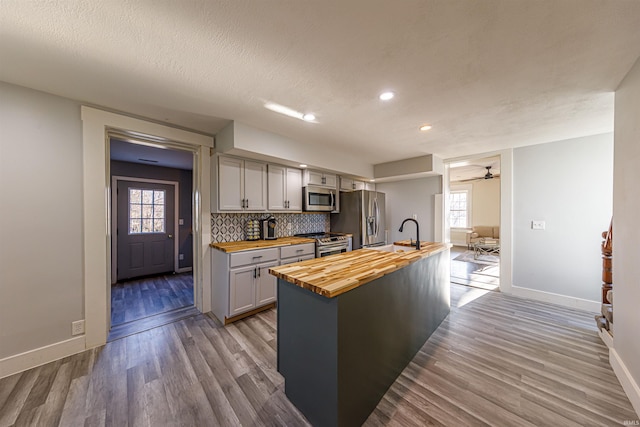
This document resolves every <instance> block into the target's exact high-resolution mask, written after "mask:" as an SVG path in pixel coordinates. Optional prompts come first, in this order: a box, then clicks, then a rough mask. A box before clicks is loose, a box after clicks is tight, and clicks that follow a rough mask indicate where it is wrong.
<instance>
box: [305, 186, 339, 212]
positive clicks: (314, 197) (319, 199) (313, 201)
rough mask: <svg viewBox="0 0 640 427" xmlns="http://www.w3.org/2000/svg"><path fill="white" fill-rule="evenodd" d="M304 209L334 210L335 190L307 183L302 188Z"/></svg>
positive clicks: (315, 210)
mask: <svg viewBox="0 0 640 427" xmlns="http://www.w3.org/2000/svg"><path fill="white" fill-rule="evenodd" d="M303 190H304V191H303V197H304V210H305V211H307V212H331V211H335V210H336V203H337V202H336V190H334V189H330V188H323V187H314V186H312V185H308V186H306V187H304V189H303Z"/></svg>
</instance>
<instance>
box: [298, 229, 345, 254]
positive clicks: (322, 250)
mask: <svg viewBox="0 0 640 427" xmlns="http://www.w3.org/2000/svg"><path fill="white" fill-rule="evenodd" d="M296 237H306V238H309V239H315V240H316V258H320V257H323V256H328V255H333V254H337V253H342V252H347V251H348V250H349V237H348V235H346V234H344V233H325V232H317V233H304V234H296Z"/></svg>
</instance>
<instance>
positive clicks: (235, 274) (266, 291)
mask: <svg viewBox="0 0 640 427" xmlns="http://www.w3.org/2000/svg"><path fill="white" fill-rule="evenodd" d="M277 265H278V261H272V262H268V263H263V264H256V265H249V266H245V267H240V268H234V269H232V270H230V271H229V316H228V317H233V316H237V315H238V314H242V313H244V312H245V311H249V310H253V309H254V308H258V307H260V306H263V305H266V304H270V303H272V302H274V301H275V300H276V280H275V277H274V276H271V275H270V274H269V268H270V267H275V266H277Z"/></svg>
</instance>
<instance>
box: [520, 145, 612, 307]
mask: <svg viewBox="0 0 640 427" xmlns="http://www.w3.org/2000/svg"><path fill="white" fill-rule="evenodd" d="M513 177H514V178H513V207H514V209H513V218H514V220H513V231H514V235H513V236H514V237H513V286H514V291H515V290H516V289H515V287H521V288H527V289H529V290H534V291H542V292H547V293H552V294H559V295H562V296H565V297H570V298H577V299H582V300H588V301H592V303H588V302H585V305H586V306H589V308H593V307H597V305H596V304H597V303H596V302H597V301H600V288H601V284H602V281H601V279H602V260H601V252H600V243H601V241H602V238H601V233H602V231H604V230H606V229H608V227H609V221H610V220H611V212H612V192H613V135H612V134H603V135H594V136H589V137H584V138H576V139H570V140H566V141H557V142H553V143H549V144H541V145H534V146H529V147H523V148H517V149H515V150H514V152H513ZM532 220H543V221H546V230H532V229H531V221H532ZM538 296H540V295H538ZM557 302H559V301H557ZM576 303H579V302H578V301H576ZM585 305H582V308H585ZM578 306H580V304H578Z"/></svg>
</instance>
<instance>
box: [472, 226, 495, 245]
mask: <svg viewBox="0 0 640 427" xmlns="http://www.w3.org/2000/svg"><path fill="white" fill-rule="evenodd" d="M499 238H500V227H499V226H491V227H489V226H484V225H478V226H475V227H473V228H472V229H471V231H469V232H467V248H469V249H471V247H472V246H473V244H474V243H476V242H477V241H479V240H480V239H499Z"/></svg>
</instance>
